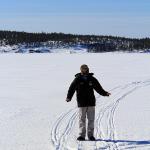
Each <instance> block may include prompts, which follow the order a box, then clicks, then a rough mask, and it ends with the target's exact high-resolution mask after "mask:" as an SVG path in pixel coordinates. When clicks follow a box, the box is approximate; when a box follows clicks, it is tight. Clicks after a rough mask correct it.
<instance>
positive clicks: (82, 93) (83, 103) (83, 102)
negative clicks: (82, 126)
mask: <svg viewBox="0 0 150 150" xmlns="http://www.w3.org/2000/svg"><path fill="white" fill-rule="evenodd" d="M93 75H94V74H93V73H89V74H88V75H86V76H85V75H82V74H81V73H77V74H76V75H75V79H74V80H73V81H72V83H71V85H70V87H69V90H68V94H67V98H68V99H72V97H73V95H74V93H75V91H76V96H77V104H78V107H88V106H95V95H94V90H95V91H96V92H97V93H99V94H100V95H102V96H107V92H106V91H105V90H104V89H103V88H102V86H101V85H100V83H99V82H98V80H97V79H96V78H95V77H93Z"/></svg>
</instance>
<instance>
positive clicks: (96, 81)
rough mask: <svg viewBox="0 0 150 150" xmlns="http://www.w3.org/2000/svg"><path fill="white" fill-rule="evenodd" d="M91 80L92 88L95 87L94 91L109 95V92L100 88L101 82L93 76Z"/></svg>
mask: <svg viewBox="0 0 150 150" xmlns="http://www.w3.org/2000/svg"><path fill="white" fill-rule="evenodd" d="M93 82H94V85H93V87H94V89H95V91H96V92H97V93H99V94H100V95H102V96H109V95H111V94H110V93H109V92H107V91H105V90H104V89H103V88H102V86H101V84H100V83H99V82H98V80H97V79H96V78H94V77H93Z"/></svg>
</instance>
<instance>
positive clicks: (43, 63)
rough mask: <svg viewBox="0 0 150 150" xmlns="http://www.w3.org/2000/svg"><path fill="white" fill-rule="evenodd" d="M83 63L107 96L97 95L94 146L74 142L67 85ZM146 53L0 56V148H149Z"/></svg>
mask: <svg viewBox="0 0 150 150" xmlns="http://www.w3.org/2000/svg"><path fill="white" fill-rule="evenodd" d="M83 63H86V64H88V65H89V67H90V72H94V76H95V77H96V78H97V79H98V80H99V81H100V83H101V84H102V86H103V87H104V89H106V90H108V91H110V92H111V93H112V95H111V96H110V97H102V96H99V95H98V94H97V93H96V92H95V94H96V98H97V106H96V119H95V137H96V138H97V141H96V142H90V141H84V142H77V141H76V138H77V136H78V108H77V107H76V97H75V95H74V97H73V99H72V101H71V102H69V103H67V102H65V98H66V94H67V90H68V87H69V85H70V83H71V81H72V80H73V79H74V75H75V74H76V73H77V72H79V67H80V65H81V64H83ZM149 64H150V55H149V54H145V53H139V54H137V53H100V54H94V53H73V54H71V55H70V53H49V54H24V55H22V54H13V53H11V54H1V55H0V68H1V73H0V91H1V92H0V115H1V117H0V133H1V136H0V149H2V150H55V149H58V150H59V149H60V150H63V149H69V150H73V149H75V150H76V149H82V150H93V149H110V150H111V149H115V150H117V149H136V150H149V149H150V134H149V131H150V122H149V116H150V101H149V97H150V90H149V89H150V69H149Z"/></svg>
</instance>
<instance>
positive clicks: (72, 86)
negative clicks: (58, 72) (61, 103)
mask: <svg viewBox="0 0 150 150" xmlns="http://www.w3.org/2000/svg"><path fill="white" fill-rule="evenodd" d="M76 86H77V78H75V79H74V80H73V81H72V83H71V84H70V86H69V89H68V93H67V98H66V101H67V102H69V101H71V99H72V97H73V95H74V93H75V90H76Z"/></svg>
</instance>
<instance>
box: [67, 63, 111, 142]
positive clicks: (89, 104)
mask: <svg viewBox="0 0 150 150" xmlns="http://www.w3.org/2000/svg"><path fill="white" fill-rule="evenodd" d="M80 71H81V72H80V73H77V74H76V75H75V78H74V80H73V81H72V83H71V84H70V86H69V89H68V93H67V97H66V101H67V102H70V101H71V99H72V97H73V95H74V93H75V91H76V97H77V106H78V108H79V137H78V138H77V140H79V141H84V140H85V136H86V117H87V119H88V127H87V136H88V139H89V140H91V141H95V137H94V120H95V106H96V102H95V101H96V98H95V95H94V90H95V91H96V92H97V93H99V94H100V95H102V96H110V95H111V93H109V92H107V91H105V90H104V89H103V88H102V86H101V84H100V83H99V81H98V80H97V79H96V78H95V77H94V76H93V75H94V73H89V67H88V65H86V64H83V65H81V67H80Z"/></svg>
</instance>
